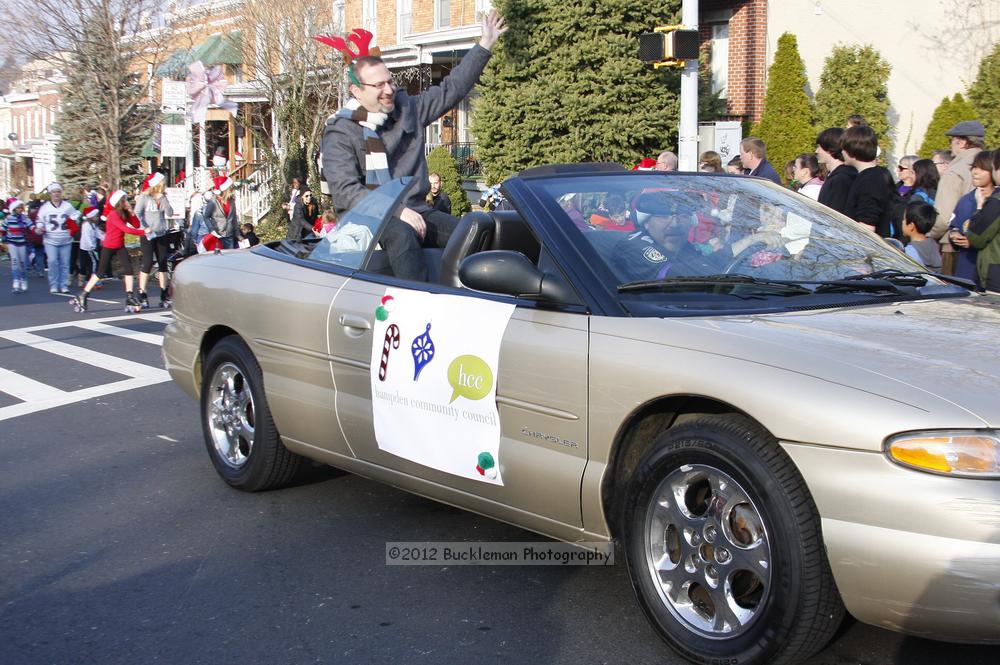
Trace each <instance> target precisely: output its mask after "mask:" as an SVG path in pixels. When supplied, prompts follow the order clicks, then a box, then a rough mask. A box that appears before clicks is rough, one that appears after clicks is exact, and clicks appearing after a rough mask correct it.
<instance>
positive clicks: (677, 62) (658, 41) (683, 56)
mask: <svg viewBox="0 0 1000 665" xmlns="http://www.w3.org/2000/svg"><path fill="white" fill-rule="evenodd" d="M698 46H699V38H698V31H697V30H684V29H682V28H681V26H676V25H664V26H660V27H657V28H655V29H654V32H646V33H643V34H641V35H639V60H641V61H643V62H651V63H653V64H654V65H656V66H657V67H663V66H679V67H683V66H684V61H685V60H697V59H698V51H699V49H698Z"/></svg>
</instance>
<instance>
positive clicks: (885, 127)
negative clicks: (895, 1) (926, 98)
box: [816, 44, 892, 152]
mask: <svg viewBox="0 0 1000 665" xmlns="http://www.w3.org/2000/svg"><path fill="white" fill-rule="evenodd" d="M891 71H892V67H891V66H890V65H889V63H888V62H886V60H885V58H883V57H882V55H881V54H880V53H879V52H878V51H877V50H875V49H874V48H873V47H872V46H870V45H865V46H859V45H857V44H855V45H852V46H847V45H843V44H839V45H837V46H835V47H834V48H833V52H832V53H830V55H829V56H828V57H827V59H826V62H825V63H824V65H823V73H822V74H821V75H820V88H819V91H818V92H817V93H816V129H817V130H818V131H821V130H823V129H826V128H827V127H844V126H846V124H847V116H849V115H854V114H858V115H862V116H864V118H865V120H866V121H867V122H868V125H869V126H870V127H871V128H872V129H874V130H875V133H877V134H878V142H879V146H880V147H881V148H882V151H883V152H885V151H888V150H889V148H890V147H891V146H892V137H891V136H890V126H889V118H888V116H887V113H888V111H889V74H890V73H891Z"/></svg>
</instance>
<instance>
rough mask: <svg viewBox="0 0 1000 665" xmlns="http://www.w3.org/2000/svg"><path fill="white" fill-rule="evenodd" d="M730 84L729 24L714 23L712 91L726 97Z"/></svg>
mask: <svg viewBox="0 0 1000 665" xmlns="http://www.w3.org/2000/svg"><path fill="white" fill-rule="evenodd" d="M728 85H729V24H728V23H714V24H713V25H712V92H713V93H716V92H717V93H719V96H720V97H723V98H725V97H726V87H727V86H728Z"/></svg>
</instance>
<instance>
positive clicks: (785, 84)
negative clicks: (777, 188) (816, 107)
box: [750, 32, 816, 173]
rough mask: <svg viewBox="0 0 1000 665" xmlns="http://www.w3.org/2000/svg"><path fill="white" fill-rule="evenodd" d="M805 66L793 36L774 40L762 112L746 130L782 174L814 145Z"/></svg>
mask: <svg viewBox="0 0 1000 665" xmlns="http://www.w3.org/2000/svg"><path fill="white" fill-rule="evenodd" d="M807 83H808V79H807V78H806V68H805V64H804V63H803V62H802V57H801V56H800V55H799V45H798V42H797V41H796V39H795V35H793V34H791V33H788V32H786V33H785V34H783V35H782V36H781V37H780V38H779V39H778V50H777V51H776V52H775V54H774V63H773V64H772V65H771V68H770V69H769V70H768V76H767V93H766V95H765V96H764V113H763V115H761V118H760V122H759V123H757V124H756V125H754V127H753V128H752V129H751V130H750V131H751V133H752V134H753V135H754V136H758V137H760V138H762V139H763V140H764V143H765V144H766V145H767V158H768V161H769V162H771V163H772V164H773V165H774V166H775V169H776V170H777V171H778V172H779V173H782V171H783V168H782V167H784V165H785V163H786V162H788V161H789V160H791V159H794V158H795V156H796V155H798V154H800V153H803V152H812V151H813V149H814V148H815V146H816V131H815V129H814V127H813V108H812V102H811V101H810V99H809V96H808V95H807V94H806V84H807Z"/></svg>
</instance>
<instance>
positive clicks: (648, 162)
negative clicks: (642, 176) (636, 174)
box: [632, 157, 656, 171]
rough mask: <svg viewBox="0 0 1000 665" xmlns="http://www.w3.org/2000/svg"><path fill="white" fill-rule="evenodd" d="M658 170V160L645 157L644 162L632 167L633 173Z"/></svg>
mask: <svg viewBox="0 0 1000 665" xmlns="http://www.w3.org/2000/svg"><path fill="white" fill-rule="evenodd" d="M655 168H656V160H655V159H653V158H652V157H643V158H642V161H641V162H639V163H638V164H636V165H635V166H633V167H632V170H633V171H652V170H654V169H655Z"/></svg>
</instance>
